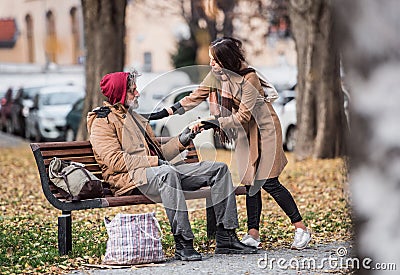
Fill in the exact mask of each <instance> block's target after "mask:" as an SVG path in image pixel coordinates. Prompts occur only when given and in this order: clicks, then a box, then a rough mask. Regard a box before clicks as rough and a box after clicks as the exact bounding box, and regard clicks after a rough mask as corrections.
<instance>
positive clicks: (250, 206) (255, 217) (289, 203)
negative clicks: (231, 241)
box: [246, 177, 302, 230]
mask: <svg viewBox="0 0 400 275" xmlns="http://www.w3.org/2000/svg"><path fill="white" fill-rule="evenodd" d="M264 181H265V183H264V184H263V185H262V188H263V189H264V190H265V191H267V192H268V193H269V194H270V195H271V196H272V197H273V198H274V200H275V201H276V202H277V203H278V205H279V206H280V207H281V208H282V210H283V211H284V212H285V213H286V215H287V216H288V217H289V218H290V221H291V222H292V223H295V222H299V221H301V220H302V217H301V215H300V212H299V210H298V209H297V205H296V203H295V201H294V199H293V197H292V195H291V194H290V192H289V191H288V190H287V189H286V188H285V187H284V186H283V185H282V184H281V183H280V182H279V180H278V178H277V177H276V178H271V179H267V180H264ZM246 189H247V193H246V210H247V228H248V230H250V229H257V230H260V216H261V209H262V200H261V190H258V192H257V193H256V194H255V195H254V196H249V189H250V186H246Z"/></svg>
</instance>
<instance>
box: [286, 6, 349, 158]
mask: <svg viewBox="0 0 400 275" xmlns="http://www.w3.org/2000/svg"><path fill="white" fill-rule="evenodd" d="M330 3H331V2H330V1H323V0H302V1H298V0H290V5H289V15H290V20H291V26H292V32H293V36H294V40H295V42H296V49H297V67H298V76H297V87H296V90H297V103H296V104H297V106H296V107H297V127H298V131H297V143H296V148H295V156H296V158H297V159H300V160H301V159H304V158H308V157H314V158H334V157H338V156H343V155H344V154H345V153H346V148H345V144H346V136H347V120H346V117H345V112H344V105H343V101H344V97H343V92H342V88H341V80H340V61H339V53H338V50H337V47H336V45H335V34H334V32H333V20H332V8H331V4H330Z"/></svg>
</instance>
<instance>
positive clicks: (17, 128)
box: [11, 87, 42, 136]
mask: <svg viewBox="0 0 400 275" xmlns="http://www.w3.org/2000/svg"><path fill="white" fill-rule="evenodd" d="M40 88H42V87H22V88H20V89H18V91H17V92H16V96H15V98H14V100H13V102H12V105H11V132H12V133H13V134H17V135H20V136H24V135H25V122H26V118H27V117H28V114H29V109H30V108H31V107H32V106H33V98H34V96H35V95H36V94H37V93H38V91H39V90H40Z"/></svg>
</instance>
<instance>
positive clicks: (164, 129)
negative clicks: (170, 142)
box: [160, 127, 171, 137]
mask: <svg viewBox="0 0 400 275" xmlns="http://www.w3.org/2000/svg"><path fill="white" fill-rule="evenodd" d="M160 135H161V136H162V137H170V136H171V134H170V133H169V131H168V129H167V127H162V129H161V133H160Z"/></svg>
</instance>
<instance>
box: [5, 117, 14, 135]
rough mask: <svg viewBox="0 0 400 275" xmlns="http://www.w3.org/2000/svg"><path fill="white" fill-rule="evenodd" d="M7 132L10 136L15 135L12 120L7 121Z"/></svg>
mask: <svg viewBox="0 0 400 275" xmlns="http://www.w3.org/2000/svg"><path fill="white" fill-rule="evenodd" d="M6 132H7V133H9V134H13V126H12V123H11V119H7V120H6Z"/></svg>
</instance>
